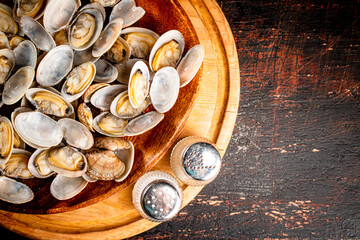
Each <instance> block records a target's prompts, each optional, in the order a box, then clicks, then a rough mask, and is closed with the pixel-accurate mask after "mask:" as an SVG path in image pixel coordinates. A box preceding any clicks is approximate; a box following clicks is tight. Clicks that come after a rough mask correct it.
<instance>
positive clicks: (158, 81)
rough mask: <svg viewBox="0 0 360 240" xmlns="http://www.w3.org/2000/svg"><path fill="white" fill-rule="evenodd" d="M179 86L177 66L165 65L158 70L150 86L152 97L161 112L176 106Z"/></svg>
mask: <svg viewBox="0 0 360 240" xmlns="http://www.w3.org/2000/svg"><path fill="white" fill-rule="evenodd" d="M179 87H180V78H179V74H178V72H177V71H176V69H175V68H173V67H164V68H161V69H160V70H159V71H157V72H156V74H155V76H154V78H153V81H152V84H151V88H150V98H151V103H152V105H153V106H154V108H155V109H156V110H157V111H158V112H159V113H165V112H167V111H169V110H170V109H171V108H172V107H173V106H174V104H175V102H176V100H177V97H178V95H179Z"/></svg>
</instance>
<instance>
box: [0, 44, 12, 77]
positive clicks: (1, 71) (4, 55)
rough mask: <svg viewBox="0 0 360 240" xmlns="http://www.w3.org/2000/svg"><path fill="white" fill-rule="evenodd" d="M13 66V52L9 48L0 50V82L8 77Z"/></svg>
mask: <svg viewBox="0 0 360 240" xmlns="http://www.w3.org/2000/svg"><path fill="white" fill-rule="evenodd" d="M14 66H15V54H14V52H13V51H11V50H10V49H1V50H0V84H3V83H4V82H5V80H6V79H7V78H8V77H9V75H10V73H11V71H12V69H13V68H14Z"/></svg>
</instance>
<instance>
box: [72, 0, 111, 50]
mask: <svg viewBox="0 0 360 240" xmlns="http://www.w3.org/2000/svg"><path fill="white" fill-rule="evenodd" d="M99 6H101V5H99ZM103 24H104V18H103V13H102V11H101V10H100V9H99V8H95V7H94V8H86V9H84V8H83V9H81V10H80V12H79V13H78V15H77V16H76V17H75V18H74V19H73V20H72V22H71V24H70V26H69V29H68V39H69V44H70V46H71V47H72V48H73V49H75V50H78V51H80V50H85V49H87V48H88V47H90V46H91V45H93V44H94V43H95V41H96V39H98V37H99V35H100V33H101V30H102V27H103Z"/></svg>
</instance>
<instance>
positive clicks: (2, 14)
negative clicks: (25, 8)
mask: <svg viewBox="0 0 360 240" xmlns="http://www.w3.org/2000/svg"><path fill="white" fill-rule="evenodd" d="M18 29H19V28H18V25H17V23H16V22H15V20H14V18H13V16H12V10H11V8H9V7H8V6H6V5H5V4H2V3H0V31H1V32H4V33H5V34H16V33H17V32H18Z"/></svg>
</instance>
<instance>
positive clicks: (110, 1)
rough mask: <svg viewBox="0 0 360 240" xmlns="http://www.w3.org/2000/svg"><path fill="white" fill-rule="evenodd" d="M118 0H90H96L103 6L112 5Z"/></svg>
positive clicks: (92, 0) (93, 0)
mask: <svg viewBox="0 0 360 240" xmlns="http://www.w3.org/2000/svg"><path fill="white" fill-rule="evenodd" d="M119 1H120V0H91V2H93V3H94V2H96V3H99V4H101V5H103V6H104V7H113V6H114V5H115V4H117V3H118V2H119Z"/></svg>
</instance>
